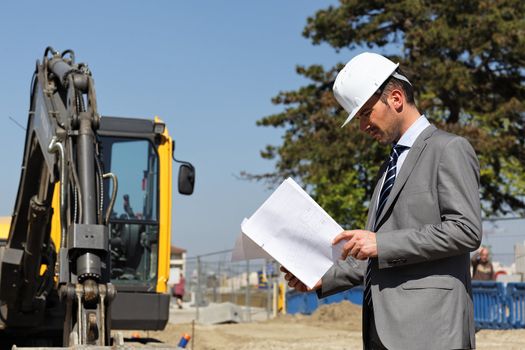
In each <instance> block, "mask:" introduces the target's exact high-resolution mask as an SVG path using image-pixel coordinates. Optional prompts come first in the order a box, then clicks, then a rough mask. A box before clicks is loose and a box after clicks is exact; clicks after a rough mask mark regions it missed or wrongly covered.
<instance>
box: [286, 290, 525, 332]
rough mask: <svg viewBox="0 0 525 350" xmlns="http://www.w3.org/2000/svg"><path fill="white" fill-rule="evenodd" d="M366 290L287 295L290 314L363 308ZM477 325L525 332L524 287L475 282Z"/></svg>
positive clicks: (474, 300) (289, 293)
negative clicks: (336, 306)
mask: <svg viewBox="0 0 525 350" xmlns="http://www.w3.org/2000/svg"><path fill="white" fill-rule="evenodd" d="M363 289H364V288H363V286H357V287H354V288H352V289H350V290H347V291H344V292H340V293H337V294H334V295H331V296H329V297H326V298H323V299H318V298H317V294H316V293H315V292H309V293H298V292H295V291H292V292H288V293H287V294H286V298H287V302H286V311H287V312H288V313H289V314H296V313H302V314H306V315H310V314H312V313H313V312H315V310H316V309H317V308H318V307H319V306H320V305H325V304H333V303H339V302H341V301H343V300H348V301H350V302H352V303H354V304H358V305H362V304H363ZM472 292H473V293H472V294H473V302H474V321H475V323H476V328H478V329H505V328H525V283H509V284H508V285H507V287H506V288H505V286H504V284H503V283H500V282H485V281H473V282H472Z"/></svg>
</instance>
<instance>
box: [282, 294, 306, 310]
mask: <svg viewBox="0 0 525 350" xmlns="http://www.w3.org/2000/svg"><path fill="white" fill-rule="evenodd" d="M286 312H287V313H289V314H304V313H306V293H298V292H295V291H292V292H288V293H286Z"/></svg>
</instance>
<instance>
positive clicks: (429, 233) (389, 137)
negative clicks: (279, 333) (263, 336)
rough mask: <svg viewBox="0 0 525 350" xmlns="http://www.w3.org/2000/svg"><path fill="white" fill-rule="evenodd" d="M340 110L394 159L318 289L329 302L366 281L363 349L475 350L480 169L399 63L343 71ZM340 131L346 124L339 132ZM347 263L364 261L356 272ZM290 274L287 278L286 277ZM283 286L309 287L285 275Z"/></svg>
mask: <svg viewBox="0 0 525 350" xmlns="http://www.w3.org/2000/svg"><path fill="white" fill-rule="evenodd" d="M334 95H335V97H336V99H337V101H338V102H339V103H340V104H341V105H342V106H343V107H344V109H345V110H346V111H347V112H348V113H349V116H348V118H347V120H346V121H345V124H346V123H348V122H349V121H350V120H351V119H352V118H354V117H357V118H358V119H359V123H360V129H361V131H363V132H366V133H367V134H368V135H370V136H371V137H373V138H374V139H375V140H377V141H378V142H380V143H381V144H385V145H388V144H390V145H392V151H391V153H390V157H388V159H387V160H386V161H385V163H384V164H383V166H382V167H381V169H380V172H379V174H378V179H379V180H378V181H377V185H376V187H375V190H374V193H373V196H372V198H371V202H370V207H369V212H368V219H367V224H366V227H365V229H364V230H352V231H343V232H342V233H341V234H339V235H338V236H337V237H336V238H335V239H334V244H335V243H337V242H339V241H341V240H344V241H346V243H345V244H344V251H343V259H344V260H340V261H338V262H337V263H336V264H334V266H333V267H332V268H330V270H328V272H327V273H326V274H325V275H324V276H323V278H322V279H321V281H319V282H318V283H317V285H316V286H315V288H314V289H316V290H317V293H318V295H319V296H320V297H325V296H328V295H331V294H334V293H337V292H340V291H343V290H346V289H349V288H351V287H353V286H356V285H360V284H362V283H363V282H364V285H365V290H364V300H363V342H364V346H365V348H366V349H404V350H405V349H474V348H475V329H474V313H473V307H472V295H471V283H470V278H471V276H470V271H469V265H470V264H469V255H470V252H471V251H473V250H475V249H477V248H478V247H479V245H480V243H481V210H480V208H481V206H480V200H479V164H478V160H477V158H476V154H475V152H474V150H473V149H472V147H471V145H470V144H469V143H468V142H467V141H466V140H465V139H464V138H462V137H459V136H456V135H453V134H449V133H447V132H444V131H441V130H438V129H437V128H436V127H435V126H433V125H430V123H429V121H428V120H427V119H426V118H425V116H423V115H421V113H420V112H419V111H418V109H417V107H416V106H415V102H414V97H413V89H412V85H411V84H410V82H409V80H408V79H407V77H406V76H405V75H403V74H402V73H401V71H400V70H399V69H398V64H395V63H393V62H392V61H390V60H388V59H387V58H385V57H383V56H381V55H377V54H373V53H363V54H360V55H358V56H356V57H354V58H353V59H352V60H350V62H348V63H347V64H346V66H345V67H344V68H343V69H342V70H341V72H339V74H338V76H337V78H336V80H335V83H334ZM345 124H343V125H345ZM349 259H357V260H360V261H361V264H360V266H361V268H359V269H356V268H353V267H352V264H351V263H350V262H349V261H348V260H349ZM285 272H287V271H285ZM285 278H286V279H287V280H288V281H289V285H290V286H291V287H293V288H296V289H297V290H300V291H304V290H306V286H305V285H304V284H303V283H302V282H300V281H299V280H297V278H296V277H295V276H293V275H292V274H291V273H289V272H287V273H286V275H285Z"/></svg>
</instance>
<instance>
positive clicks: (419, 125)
mask: <svg viewBox="0 0 525 350" xmlns="http://www.w3.org/2000/svg"><path fill="white" fill-rule="evenodd" d="M429 125H430V122H429V121H428V119H427V118H426V117H425V116H424V115H421V116H420V117H419V118H417V119H416V121H415V122H414V123H413V124H412V125H410V127H409V128H408V130H407V131H405V133H404V134H403V135H401V138H399V141H397V144H398V145H403V146H407V147H410V148H409V149H408V150H406V151H404V152H403V153H401V155H400V156H399V157H398V158H397V164H396V177H397V175H398V174H399V170H400V169H401V167H402V166H403V163H404V162H405V159H406V158H407V155H408V152H410V150H411V149H412V146H413V145H414V142H416V139H417V137H418V136H419V135H420V134H421V133H422V132H423V130H425V129H426V128H427V127H428V126H429ZM385 173H386V170H385ZM384 182H385V174H383V178H382V179H381V188H383V184H384ZM379 195H381V191H379ZM378 205H379V201H377V202H376V209H377V206H378Z"/></svg>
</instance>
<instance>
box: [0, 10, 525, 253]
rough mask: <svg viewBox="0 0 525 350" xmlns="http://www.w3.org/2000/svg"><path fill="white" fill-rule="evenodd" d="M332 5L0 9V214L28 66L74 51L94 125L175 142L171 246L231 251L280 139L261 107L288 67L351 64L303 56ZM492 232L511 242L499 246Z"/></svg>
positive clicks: (13, 178)
mask: <svg viewBox="0 0 525 350" xmlns="http://www.w3.org/2000/svg"><path fill="white" fill-rule="evenodd" d="M336 3H337V1H335V0H331V1H329V0H318V1H315V2H313V1H301V0H287V1H278V0H266V1H245V0H244V1H241V0H230V1H212V0H206V1H205V0H200V1H149V2H145V1H99V0H96V1H89V2H77V3H75V2H66V1H53V2H48V3H45V4H44V3H42V2H38V1H16V2H14V1H11V2H2V3H0V39H1V40H0V43H1V44H2V46H1V49H2V58H1V64H0V76H1V77H2V84H0V101H1V103H0V118H1V119H0V120H1V121H2V122H1V124H0V125H1V127H0V139H2V146H3V147H1V148H0V157H1V159H2V170H3V171H1V172H0V195H1V197H0V198H1V201H0V215H10V214H11V212H12V209H13V204H14V199H15V194H16V189H17V187H18V181H19V176H20V173H19V169H20V164H21V158H22V152H23V142H24V137H25V133H24V131H23V130H22V129H20V128H19V127H18V126H17V125H16V124H15V123H13V122H12V121H10V120H9V117H11V118H13V119H15V120H16V121H18V122H19V123H21V124H23V125H25V124H26V120H27V110H28V107H29V87H30V80H31V76H32V73H33V70H34V66H35V61H36V60H37V59H41V57H42V55H43V52H44V49H45V47H46V46H48V45H51V46H53V47H55V49H57V50H59V51H63V50H65V49H73V50H74V51H75V52H76V57H77V61H78V62H85V63H87V64H88V65H89V67H90V68H91V70H92V72H93V77H94V80H95V84H96V90H97V98H98V106H99V112H100V113H101V114H102V115H113V116H126V117H146V118H152V117H153V116H155V115H158V116H160V117H161V118H162V119H163V120H164V121H165V122H166V124H167V126H168V128H169V130H170V133H171V134H172V136H173V137H174V138H175V139H176V145H177V147H176V157H177V158H179V159H182V160H187V161H190V162H192V163H193V164H194V165H195V167H196V168H197V184H196V190H195V193H194V195H193V196H191V197H183V196H180V195H178V193H177V192H176V191H175V193H174V195H175V196H174V205H173V232H172V242H173V243H174V244H176V245H178V246H181V247H183V248H186V249H187V250H188V254H189V255H190V256H194V255H197V254H203V253H209V252H213V251H219V250H224V249H230V248H232V247H233V244H234V240H235V237H236V235H237V234H238V232H239V225H240V222H241V221H242V219H243V217H245V216H249V215H250V214H251V213H253V211H254V210H255V209H256V208H257V207H258V206H259V205H260V204H261V203H262V202H263V201H264V199H265V198H266V197H267V196H268V195H269V194H270V192H269V191H268V190H267V189H266V188H265V186H264V185H263V184H261V183H255V182H247V181H243V180H239V179H238V178H237V177H236V176H237V175H238V174H239V173H240V172H241V171H243V170H246V171H248V172H252V173H262V172H267V171H271V170H272V166H273V164H272V162H269V161H266V160H263V159H261V158H260V156H259V151H260V150H261V149H263V148H264V146H265V145H266V144H279V143H280V137H281V135H282V131H281V130H278V129H269V128H261V127H257V126H256V125H255V122H256V120H258V119H260V118H261V117H263V116H266V115H270V114H272V113H275V112H278V111H280V110H281V109H282V107H280V106H274V105H272V104H271V101H270V99H271V98H272V97H273V96H275V95H276V94H277V93H278V92H279V91H283V90H292V89H296V88H298V87H299V86H301V85H303V84H305V83H306V81H305V80H304V79H302V78H301V77H299V76H298V75H297V74H296V73H295V66H296V65H297V64H300V65H310V64H323V65H325V66H332V65H333V64H335V63H336V62H345V61H347V60H348V59H349V58H350V57H351V56H352V55H353V53H352V52H349V51H347V50H343V51H341V52H340V53H336V52H335V51H334V50H333V49H332V48H330V47H329V46H328V45H320V46H313V45H312V44H311V43H310V41H308V40H307V39H305V38H303V37H302V35H301V32H302V30H303V27H304V25H305V24H306V18H307V17H308V16H310V15H313V14H314V13H315V12H316V10H318V9H320V8H325V7H327V6H328V5H330V4H336ZM175 179H176V178H175ZM520 225H522V224H519V225H518V223H511V222H508V223H501V224H499V226H498V229H496V230H495V229H492V228H491V229H490V230H491V232H492V233H491V235H492V236H490V238H491V240H490V242H489V243H490V244H491V245H492V246H494V247H495V250H499V251H504V252H505V254H509V253H511V252H512V246H513V242H514V241H517V240H523V238H524V237H523V233H522V232H523V230H522V229H521V226H520ZM509 227H510V228H509ZM501 232H503V233H501ZM498 234H502V235H515V234H518V236H516V238H511V240H512V242H508V239H506V241H505V240H502V241H505V242H506V243H504V244H502V245H499V246H498V244H497V243H494V242H497V240H496V239H495V238H494V237H496V235H498Z"/></svg>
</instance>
